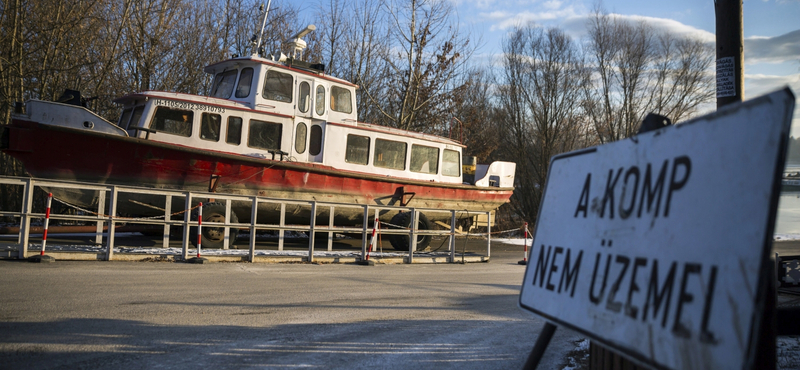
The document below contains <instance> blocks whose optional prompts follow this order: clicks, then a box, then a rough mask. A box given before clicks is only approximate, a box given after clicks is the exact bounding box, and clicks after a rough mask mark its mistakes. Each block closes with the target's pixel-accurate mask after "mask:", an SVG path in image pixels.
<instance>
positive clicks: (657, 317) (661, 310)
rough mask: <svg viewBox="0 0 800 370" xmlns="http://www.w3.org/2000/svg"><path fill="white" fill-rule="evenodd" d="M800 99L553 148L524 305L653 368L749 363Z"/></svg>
mask: <svg viewBox="0 0 800 370" xmlns="http://www.w3.org/2000/svg"><path fill="white" fill-rule="evenodd" d="M794 101H795V100H794V97H793V96H792V93H791V91H790V90H788V89H785V90H782V91H778V92H775V93H772V94H770V95H766V96H762V97H759V98H757V99H753V100H750V101H747V102H745V103H743V104H741V105H735V106H728V107H725V108H723V109H721V110H719V111H717V112H716V113H713V114H710V115H708V116H705V117H702V118H699V119H696V120H693V121H690V122H686V123H682V124H678V125H675V126H670V127H666V128H663V129H660V130H656V131H651V132H648V133H644V134H641V135H638V136H635V137H632V138H629V139H625V140H621V141H618V142H614V143H611V144H607V145H602V146H598V147H595V148H590V149H587V150H582V151H577V152H572V153H567V154H563V155H559V156H556V157H553V159H552V161H551V166H550V172H549V175H548V178H547V185H546V189H545V193H544V196H543V198H542V206H541V209H540V213H539V219H538V222H537V224H536V231H535V234H534V241H533V246H532V248H531V254H530V259H529V262H528V265H527V270H526V272H525V278H524V281H523V284H522V289H521V291H520V306H521V307H523V308H525V309H528V310H530V311H533V312H534V313H537V314H539V315H541V316H543V317H545V318H546V319H548V320H549V321H552V322H554V323H556V324H559V325H564V326H567V327H570V328H572V329H574V330H577V331H580V332H582V333H584V334H585V335H587V336H589V337H590V338H592V339H593V340H596V341H599V342H601V343H603V344H605V345H607V346H610V347H613V348H615V349H617V350H618V351H620V352H623V353H625V354H627V355H628V356H629V357H630V358H632V359H634V360H635V361H637V362H640V363H644V364H646V365H649V366H653V367H656V368H671V369H746V368H749V364H748V362H750V361H752V360H751V359H752V358H753V353H754V350H755V344H754V343H755V341H754V337H755V336H756V333H758V325H759V322H760V318H761V316H760V315H761V312H762V307H761V306H762V305H763V300H764V297H763V296H762V294H763V292H760V286H761V284H763V283H764V281H765V280H760V279H766V278H769V277H768V276H765V274H764V273H763V270H762V268H764V266H765V264H766V263H769V254H770V248H771V241H772V233H773V229H774V221H775V215H776V213H775V211H776V208H777V202H778V196H779V189H780V177H781V174H782V170H783V167H782V166H783V161H784V151H785V146H786V139H787V138H788V137H789V135H788V134H789V127H790V122H791V115H792V111H793V106H794Z"/></svg>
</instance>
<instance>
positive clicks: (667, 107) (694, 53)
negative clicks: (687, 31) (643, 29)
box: [644, 33, 715, 122]
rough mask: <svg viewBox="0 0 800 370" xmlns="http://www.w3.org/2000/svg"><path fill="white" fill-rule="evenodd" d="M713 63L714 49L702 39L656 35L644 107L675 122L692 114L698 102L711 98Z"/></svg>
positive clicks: (713, 90) (701, 102)
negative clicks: (647, 97)
mask: <svg viewBox="0 0 800 370" xmlns="http://www.w3.org/2000/svg"><path fill="white" fill-rule="evenodd" d="M713 63H714V50H713V49H712V48H711V47H710V46H709V45H707V44H705V43H704V42H702V41H700V40H695V39H687V38H678V37H675V36H674V35H671V34H668V33H662V34H660V35H658V37H657V44H656V51H655V55H654V63H653V66H652V73H651V74H650V75H651V77H650V79H649V84H648V89H647V90H648V91H649V93H648V96H649V99H648V100H647V101H646V102H645V104H644V109H646V110H647V111H648V112H653V113H658V114H661V115H663V116H666V117H668V118H670V119H672V120H673V121H675V122H677V121H681V120H684V119H686V118H688V117H690V116H691V115H693V114H695V113H696V112H697V109H698V107H699V106H700V105H701V104H703V103H707V102H711V101H712V99H714V98H715V96H714V93H715V85H714V79H713V76H712V74H711V73H709V71H710V70H711V66H712V65H713Z"/></svg>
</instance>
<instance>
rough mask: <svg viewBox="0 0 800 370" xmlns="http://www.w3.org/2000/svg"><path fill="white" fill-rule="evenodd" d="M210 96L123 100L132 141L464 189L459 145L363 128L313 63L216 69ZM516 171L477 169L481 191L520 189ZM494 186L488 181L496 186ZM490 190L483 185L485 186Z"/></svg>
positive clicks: (243, 63) (343, 85)
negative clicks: (515, 181)
mask: <svg viewBox="0 0 800 370" xmlns="http://www.w3.org/2000/svg"><path fill="white" fill-rule="evenodd" d="M205 72H207V73H209V74H213V75H214V80H213V83H212V88H211V92H210V94H209V96H198V95H191V94H182V93H169V92H160V91H145V92H141V93H135V94H131V95H126V96H124V97H122V98H119V99H117V100H115V102H117V103H120V104H123V105H124V109H123V113H122V115H121V116H120V119H119V121H118V122H117V124H118V125H119V127H121V128H123V129H125V130H126V131H127V134H128V135H129V136H132V137H139V138H147V139H148V140H154V141H159V142H165V143H171V144H177V145H183V146H187V147H192V148H200V149H206V150H209V151H216V152H225V153H235V154H241V155H248V156H254V157H260V158H268V159H275V160H283V161H292V162H305V163H317V164H321V165H324V166H330V167H332V168H335V169H339V170H346V171H352V172H358V173H369V174H379V175H386V176H392V177H398V178H407V179H414V180H423V181H432V182H440V183H455V184H460V183H462V182H463V180H462V166H461V152H462V149H463V145H461V144H460V143H458V142H456V141H453V140H450V139H446V138H442V137H438V136H434V135H427V134H421V133H416V132H409V131H404V130H398V129H393V128H388V127H384V126H378V125H371V124H366V123H360V122H358V120H357V112H356V104H355V96H356V94H355V93H356V89H357V86H356V85H354V84H352V83H349V82H347V81H344V80H341V79H338V78H335V77H331V76H327V75H325V74H324V73H323V72H322V69H321V68H320V67H316V66H313V65H309V64H308V63H305V62H298V61H289V62H287V63H281V62H276V61H273V60H269V59H265V58H261V57H258V56H246V57H238V58H233V59H229V60H226V61H223V62H220V63H216V64H212V65H209V66H207V67H206V68H205ZM514 167H515V164H514V163H508V162H495V163H493V164H492V165H491V166H488V167H486V166H479V168H478V173H479V174H480V175H481V176H480V177H477V178H476V180H478V181H476V183H478V184H479V185H482V186H498V187H512V186H513V181H514ZM490 177H491V179H492V181H489V179H490ZM481 180H482V181H481Z"/></svg>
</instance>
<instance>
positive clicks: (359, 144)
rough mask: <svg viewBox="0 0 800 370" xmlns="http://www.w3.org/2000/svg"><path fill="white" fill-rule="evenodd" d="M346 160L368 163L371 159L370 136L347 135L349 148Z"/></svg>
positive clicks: (348, 161)
mask: <svg viewBox="0 0 800 370" xmlns="http://www.w3.org/2000/svg"><path fill="white" fill-rule="evenodd" d="M344 160H345V162H347V163H355V164H367V162H368V161H369V137H366V136H359V135H352V134H351V135H347V150H346V152H345V155H344Z"/></svg>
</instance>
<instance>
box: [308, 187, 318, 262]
mask: <svg viewBox="0 0 800 370" xmlns="http://www.w3.org/2000/svg"><path fill="white" fill-rule="evenodd" d="M316 226H317V202H316V201H313V202H311V222H310V224H309V228H308V262H314V229H315V228H316Z"/></svg>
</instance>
